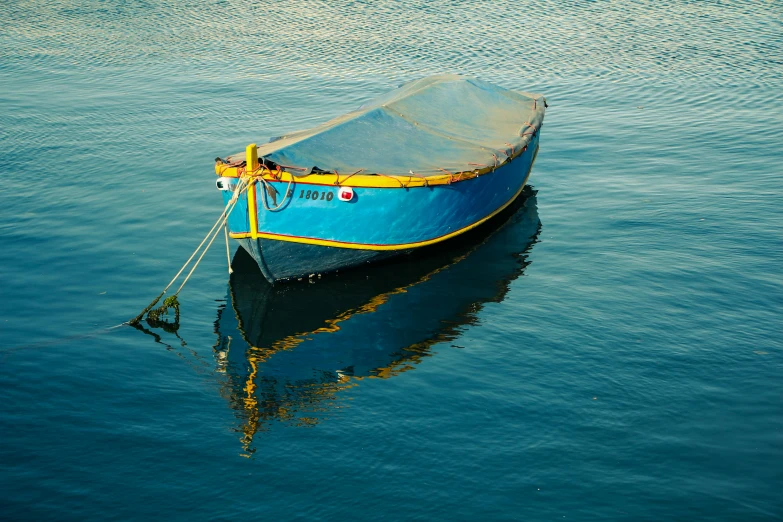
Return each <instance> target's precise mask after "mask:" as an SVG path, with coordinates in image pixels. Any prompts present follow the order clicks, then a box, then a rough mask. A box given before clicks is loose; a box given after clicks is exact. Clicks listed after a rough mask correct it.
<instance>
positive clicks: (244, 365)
mask: <svg viewBox="0 0 783 522" xmlns="http://www.w3.org/2000/svg"><path fill="white" fill-rule="evenodd" d="M539 230H540V222H539V219H538V212H537V209H536V198H535V191H533V190H532V189H530V188H529V187H527V188H526V189H525V190H524V192H523V193H522V195H521V196H520V197H519V198H518V199H517V200H516V201H515V202H514V204H512V205H511V206H510V207H509V208H508V209H506V210H505V211H504V212H502V213H501V214H499V215H498V216H496V217H495V218H493V219H492V220H490V221H488V222H487V223H485V224H484V225H482V226H481V227H478V228H477V229H475V230H473V231H471V232H468V233H466V234H463V235H462V236H460V237H459V238H457V239H455V240H451V241H449V242H447V243H444V244H441V245H435V246H434V247H429V248H427V249H424V250H421V251H418V252H416V253H415V254H411V255H409V256H404V257H403V258H397V259H396V260H393V261H390V262H387V263H385V264H377V265H373V266H368V267H365V268H359V269H354V270H351V271H349V272H346V273H341V274H334V275H330V276H324V278H323V279H318V278H316V279H311V280H310V282H309V284H308V282H307V281H302V282H301V283H296V284H283V285H277V286H274V287H272V286H270V285H269V284H268V283H267V282H266V280H265V279H264V277H263V275H262V274H261V273H260V271H259V269H258V266H257V265H256V263H255V261H253V259H252V258H251V257H250V256H249V255H248V254H247V253H246V252H245V251H244V250H243V249H239V250H238V251H237V254H236V256H235V257H234V261H233V267H234V273H233V274H232V275H231V278H230V280H229V288H228V297H227V303H226V305H225V307H221V308H220V309H219V310H218V318H217V321H216V323H215V325H216V333H217V335H218V341H217V343H216V344H215V358H216V360H217V366H218V371H220V372H222V373H224V375H225V379H224V380H223V385H222V391H221V393H222V394H223V396H224V397H225V398H226V399H227V400H228V402H229V404H230V406H231V408H233V409H234V410H235V411H236V413H237V417H238V419H239V422H240V426H239V431H240V432H241V433H242V445H243V447H244V449H245V451H246V452H247V453H252V452H253V447H252V444H253V437H254V436H255V434H256V433H257V432H258V431H262V430H265V429H268V427H269V426H270V425H271V424H272V423H273V422H278V421H279V422H283V423H286V424H290V425H295V426H309V425H313V424H315V423H317V422H319V420H322V419H323V418H324V417H325V416H326V415H328V413H329V412H330V411H332V410H333V409H334V408H337V407H339V406H340V404H339V401H338V395H337V394H338V393H339V392H340V391H341V390H344V389H346V388H349V387H352V386H355V385H356V383H357V381H359V380H361V379H364V378H384V379H386V378H389V377H392V376H394V375H397V374H399V373H401V372H404V371H406V370H409V369H412V368H414V367H415V365H416V364H417V363H418V362H419V361H421V359H422V358H424V357H428V356H430V355H432V352H431V346H432V345H434V344H435V343H439V342H444V341H449V340H452V339H454V338H456V337H457V336H458V335H459V333H460V331H461V329H462V328H463V327H464V326H466V325H470V324H474V323H475V322H476V321H477V313H478V312H479V311H480V310H481V308H482V306H483V304H484V303H488V302H500V301H502V300H503V299H504V297H505V295H506V293H507V292H508V289H509V284H510V283H511V282H512V281H513V280H515V279H516V278H517V277H519V276H520V275H521V274H522V273H523V271H524V269H525V267H526V266H527V265H528V264H529V261H528V259H527V253H528V252H529V250H530V248H531V247H532V245H533V244H534V243H535V242H536V238H537V236H538V232H539Z"/></svg>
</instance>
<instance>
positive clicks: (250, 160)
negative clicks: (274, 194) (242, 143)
mask: <svg viewBox="0 0 783 522" xmlns="http://www.w3.org/2000/svg"><path fill="white" fill-rule="evenodd" d="M245 161H246V162H247V173H248V174H250V173H251V172H255V171H256V170H258V147H256V144H255V143H251V144H250V145H248V146H247V148H246V149H245Z"/></svg>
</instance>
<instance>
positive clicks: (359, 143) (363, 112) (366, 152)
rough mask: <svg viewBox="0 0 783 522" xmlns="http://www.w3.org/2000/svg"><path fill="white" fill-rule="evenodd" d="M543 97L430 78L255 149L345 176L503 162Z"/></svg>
mask: <svg viewBox="0 0 783 522" xmlns="http://www.w3.org/2000/svg"><path fill="white" fill-rule="evenodd" d="M544 101H545V100H544V98H543V97H542V96H540V95H537V94H529V93H521V92H516V91H511V90H508V89H503V88H501V87H497V86H495V85H492V84H490V83H487V82H484V81H481V80H477V79H474V78H467V77H463V76H453V75H438V76H430V77H427V78H423V79H421V80H417V81H414V82H411V83H408V84H406V85H403V86H402V87H400V88H399V89H397V90H395V91H392V92H390V93H388V94H386V95H385V96H382V97H380V98H378V99H376V100H374V101H372V102H369V103H367V104H365V105H364V106H362V107H361V108H360V109H359V110H357V111H354V112H351V113H348V114H346V115H344V116H340V117H339V118H335V119H333V120H331V121H328V122H326V123H323V124H321V125H319V126H317V127H315V128H313V129H309V130H306V131H299V132H295V133H291V134H287V135H285V136H282V137H281V138H278V139H276V140H275V141H272V142H270V143H267V144H265V145H262V146H260V147H259V148H258V154H259V156H263V157H265V158H268V159H270V160H272V161H274V162H276V163H278V164H281V165H286V166H294V167H299V168H302V169H306V172H308V173H309V172H310V171H311V169H312V167H314V166H317V167H319V168H320V169H323V170H326V171H331V172H334V171H336V172H338V173H340V174H351V173H353V172H356V171H358V170H363V172H362V173H363V174H374V173H381V174H410V173H413V174H415V175H419V176H428V175H433V174H443V170H441V169H444V170H446V171H449V172H453V173H457V172H462V171H466V170H473V169H476V168H478V167H477V166H476V164H479V165H493V164H494V163H495V162H496V161H497V162H498V163H500V162H502V161H503V160H505V159H506V157H507V156H508V154H511V150H512V147H513V149H514V150H515V151H519V150H520V149H521V148H522V147H524V146H525V144H526V143H527V142H528V141H529V140H530V139H531V133H532V132H533V128H532V127H531V126H530V125H533V126H535V128H536V129H538V128H539V127H540V126H541V122H542V120H543V119H544ZM493 155H494V156H493ZM495 156H496V157H497V159H496V158H495ZM232 159H237V160H239V159H243V155H235V156H234V157H233V158H232Z"/></svg>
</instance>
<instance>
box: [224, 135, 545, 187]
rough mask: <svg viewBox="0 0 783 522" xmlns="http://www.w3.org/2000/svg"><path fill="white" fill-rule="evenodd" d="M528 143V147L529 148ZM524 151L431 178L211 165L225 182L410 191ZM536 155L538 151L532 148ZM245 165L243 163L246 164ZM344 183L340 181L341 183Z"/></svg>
mask: <svg viewBox="0 0 783 522" xmlns="http://www.w3.org/2000/svg"><path fill="white" fill-rule="evenodd" d="M529 144H530V143H528V145H529ZM252 146H253V145H252V144H251V145H249V146H248V151H246V157H249V156H247V155H248V154H250V151H249V149H250V147H252ZM526 150H527V145H526V146H525V147H522V148H520V149H519V150H518V151H516V152H515V153H514V154H512V156H511V157H510V158H507V159H505V160H503V161H502V162H499V163H497V164H495V165H491V166H484V167H481V168H476V169H474V170H467V171H463V172H455V173H454V174H451V173H448V172H445V171H444V172H445V173H444V174H437V175H435V176H426V177H425V176H416V175H410V176H398V175H386V174H382V173H380V174H360V173H356V174H350V173H344V174H308V175H305V176H296V175H294V174H291V173H290V172H288V171H285V170H284V171H282V172H275V171H271V170H269V169H267V168H266V167H264V166H262V165H260V164H259V163H258V159H257V156H256V159H255V162H254V163H253V165H255V168H252V167H251V168H250V169H246V167H231V166H228V165H226V164H225V163H220V162H218V163H216V164H215V174H217V175H218V176H222V177H226V178H239V177H241V176H243V175H245V174H246V173H247V172H248V171H249V173H250V174H251V175H253V176H255V177H263V178H264V179H265V180H267V181H282V182H285V183H289V182H293V183H302V184H310V185H327V186H337V185H339V186H342V187H359V188H414V187H430V186H436V185H450V184H452V183H459V182H460V181H465V180H469V179H473V178H476V177H478V176H483V175H485V174H489V173H491V172H494V171H495V169H496V168H498V167H500V166H501V165H504V164H505V163H507V162H508V161H509V159H515V158H517V157H518V156H521V155H522V154H523V153H524V152H525V151H526ZM536 151H538V148H536ZM246 163H247V161H246ZM343 180H344V181H343Z"/></svg>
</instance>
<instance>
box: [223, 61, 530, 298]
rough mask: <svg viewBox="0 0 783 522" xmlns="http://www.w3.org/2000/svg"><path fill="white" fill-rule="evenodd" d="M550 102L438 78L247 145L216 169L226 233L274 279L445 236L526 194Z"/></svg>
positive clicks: (378, 256) (456, 79)
mask: <svg viewBox="0 0 783 522" xmlns="http://www.w3.org/2000/svg"><path fill="white" fill-rule="evenodd" d="M545 109H546V100H545V98H544V97H543V96H541V95H537V94H531V93H522V92H517V91H511V90H507V89H503V88H501V87H497V86H495V85H492V84H489V83H487V82H484V81H480V80H477V79H474V78H467V77H462V76H454V75H438V76H432V77H428V78H424V79H421V80H417V81H414V82H411V83H409V84H406V85H404V86H402V87H400V88H399V89H397V90H395V91H393V92H391V93H389V94H387V95H385V96H383V97H381V98H379V99H377V100H375V101H373V102H371V103H368V104H366V105H364V106H363V107H361V108H360V109H359V110H357V111H354V112H351V113H348V114H346V115H344V116H341V117H339V118H336V119H334V120H331V121H328V122H326V123H324V124H322V125H319V126H317V127H315V128H313V129H310V130H306V131H300V132H295V133H292V134H289V135H285V136H281V137H279V138H275V139H273V140H272V141H270V142H269V143H267V144H265V145H262V146H260V147H258V146H256V145H255V144H251V145H249V146H248V147H247V149H246V150H245V152H244V153H243V154H237V155H234V156H229V157H227V158H225V159H222V158H218V159H217V161H216V165H215V171H216V173H217V175H218V176H219V178H218V180H217V187H218V189H219V190H220V191H222V193H223V198H224V203H225V204H226V209H227V212H228V213H229V215H228V219H227V227H228V229H229V233H230V236H231V237H232V238H234V239H236V240H237V241H238V242H239V243H240V244H241V245H242V247H244V249H245V250H247V252H248V253H250V255H251V256H252V257H253V259H255V261H256V262H257V263H258V266H259V268H260V269H261V272H262V273H263V275H264V277H265V278H266V279H267V280H268V281H270V282H273V283H274V282H275V281H280V280H285V279H290V278H301V277H307V276H313V275H315V274H321V273H327V272H332V271H336V270H340V269H343V268H348V267H352V266H356V265H360V264H363V263H367V262H373V261H378V260H381V259H384V258H387V257H390V256H393V255H398V254H401V253H406V252H411V251H412V250H415V249H418V248H421V247H424V246H428V245H432V244H436V243H439V242H442V241H446V240H448V239H451V238H453V237H455V236H458V235H460V234H463V233H465V232H467V231H468V230H471V229H473V228H475V227H477V226H479V225H480V224H482V223H484V222H485V221H487V220H488V219H490V218H491V217H492V216H494V215H496V214H498V213H499V212H501V211H502V210H503V209H504V208H506V207H507V206H508V205H510V204H511V203H512V202H513V201H514V200H515V199H516V197H517V196H518V195H519V194H520V193H521V192H522V189H523V187H524V186H525V184H526V183H527V179H528V177H529V175H530V171H531V169H532V167H533V162H534V161H535V158H536V154H537V152H538V141H539V131H540V129H541V125H542V122H543V119H544V112H545Z"/></svg>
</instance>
